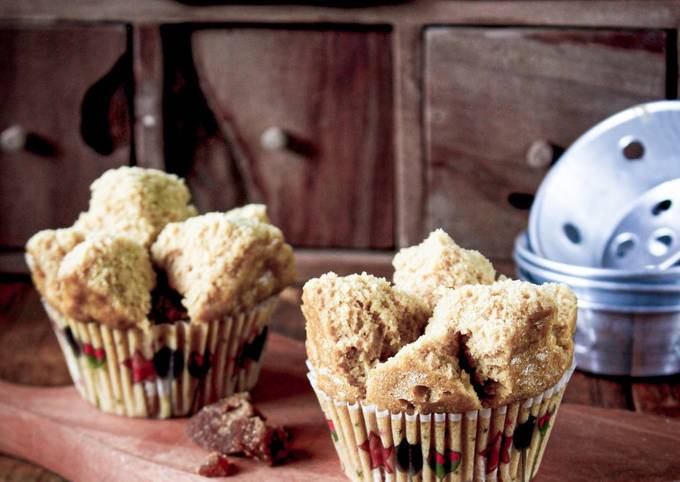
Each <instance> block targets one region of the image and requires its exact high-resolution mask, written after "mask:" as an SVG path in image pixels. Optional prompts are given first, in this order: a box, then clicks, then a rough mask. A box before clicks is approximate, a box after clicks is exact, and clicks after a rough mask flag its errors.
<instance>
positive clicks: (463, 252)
mask: <svg viewBox="0 0 680 482" xmlns="http://www.w3.org/2000/svg"><path fill="white" fill-rule="evenodd" d="M392 264H393V265H394V276H393V278H392V279H393V281H394V284H395V285H397V286H398V287H399V288H402V289H403V290H405V291H409V292H411V293H413V294H414V295H416V296H418V297H419V298H421V299H422V300H423V301H424V302H426V303H427V304H428V306H429V307H430V309H431V310H433V309H434V307H435V305H436V304H437V301H439V298H440V297H441V289H442V288H458V287H459V286H463V285H466V284H489V283H493V282H494V278H495V277H496V271H495V270H494V269H493V265H492V264H491V262H490V261H489V260H488V259H486V258H485V257H484V256H483V255H482V254H481V253H479V252H478V251H473V250H469V249H463V248H461V247H460V246H458V245H457V244H456V243H455V242H454V241H453V239H451V237H450V236H449V235H448V234H446V233H445V232H444V231H443V230H441V229H437V230H435V231H432V232H431V233H430V235H429V236H428V237H427V239H425V241H423V242H422V243H420V244H419V245H417V246H412V247H410V248H404V249H402V250H401V251H399V252H398V253H397V255H396V256H395V257H394V260H393V261H392Z"/></svg>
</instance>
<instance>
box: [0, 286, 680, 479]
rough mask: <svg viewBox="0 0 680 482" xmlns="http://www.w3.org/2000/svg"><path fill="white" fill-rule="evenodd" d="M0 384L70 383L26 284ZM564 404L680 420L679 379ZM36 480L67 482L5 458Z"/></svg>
mask: <svg viewBox="0 0 680 482" xmlns="http://www.w3.org/2000/svg"><path fill="white" fill-rule="evenodd" d="M299 294H300V290H299V288H289V289H288V290H286V291H285V292H284V293H283V303H281V306H280V308H279V312H278V314H277V315H276V316H275V321H274V326H273V328H274V330H275V331H277V332H279V333H282V334H285V335H288V336H291V337H293V338H297V339H303V338H304V322H303V319H302V315H301V313H300V311H299V307H298V304H299ZM0 378H2V379H4V380H8V381H12V382H15V383H22V384H27V385H39V386H60V385H68V384H70V383H71V381H70V378H69V375H68V371H67V369H66V364H65V362H64V360H63V357H62V355H61V352H60V350H59V347H58V345H57V342H56V339H55V338H54V335H53V334H52V332H51V329H50V327H49V323H48V322H47V319H46V315H45V313H44V312H43V309H42V306H41V305H40V302H39V297H38V295H37V293H36V292H35V290H34V289H33V287H32V285H31V284H30V283H27V282H25V281H23V280H19V281H9V280H8V281H5V282H3V283H0ZM0 396H2V395H1V394H0ZM565 401H566V402H569V403H576V404H582V405H590V406H596V407H603V408H610V409H626V410H631V411H637V412H645V413H650V414H655V415H662V416H666V417H674V418H678V419H680V375H676V376H672V377H662V378H655V379H636V378H630V377H602V376H594V375H590V374H586V373H582V372H578V371H577V372H576V373H575V374H574V376H573V378H572V380H571V382H570V383H569V386H568V388H567V392H566V395H565ZM35 480H40V481H61V480H64V479H62V478H61V477H59V476H58V475H55V474H53V473H51V472H49V471H47V470H45V469H42V468H41V467H38V466H35V465H34V464H31V463H29V462H25V461H22V460H19V459H16V458H13V457H9V456H5V455H2V454H0V481H35Z"/></svg>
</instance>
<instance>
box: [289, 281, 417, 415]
mask: <svg viewBox="0 0 680 482" xmlns="http://www.w3.org/2000/svg"><path fill="white" fill-rule="evenodd" d="M302 312H303V313H304V316H305V319H306V322H307V323H306V331H307V342H306V347H307V356H308V357H309V361H310V362H311V364H312V365H313V366H314V368H315V372H316V379H317V383H318V384H319V388H321V389H322V390H323V391H324V392H326V393H327V394H328V395H330V396H332V397H334V398H336V399H339V400H346V401H352V402H353V401H356V400H358V399H362V398H363V397H364V395H365V382H366V373H367V372H368V370H370V369H371V368H373V367H374V366H375V364H376V363H378V362H380V361H384V360H386V359H388V358H390V357H392V356H394V355H395V354H396V353H397V352H398V351H399V349H400V348H401V347H402V346H404V345H406V344H407V343H410V342H412V341H413V340H415V339H416V338H418V337H419V336H420V335H421V334H422V332H423V330H424V327H425V323H426V322H427V319H428V317H429V315H430V312H429V310H428V309H427V307H426V306H425V305H424V304H423V303H422V302H420V301H419V300H418V299H416V298H415V297H413V296H411V295H409V294H408V293H406V292H403V291H401V290H399V289H397V288H394V287H393V286H392V285H391V284H390V283H389V282H388V281H387V280H385V279H383V278H376V277H375V276H371V275H368V274H366V273H362V274H360V275H357V274H355V275H350V276H344V277H342V276H338V275H336V274H335V273H327V274H325V275H323V276H321V277H320V278H315V279H312V280H309V281H308V282H307V283H306V284H305V286H304V288H303V292H302Z"/></svg>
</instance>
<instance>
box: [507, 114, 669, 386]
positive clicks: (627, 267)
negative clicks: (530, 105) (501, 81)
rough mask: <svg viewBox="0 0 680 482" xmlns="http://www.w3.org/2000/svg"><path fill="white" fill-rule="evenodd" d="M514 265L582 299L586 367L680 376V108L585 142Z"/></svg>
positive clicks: (553, 184)
mask: <svg viewBox="0 0 680 482" xmlns="http://www.w3.org/2000/svg"><path fill="white" fill-rule="evenodd" d="M514 256H515V261H516V262H517V270H518V274H519V276H520V278H522V279H526V280H529V281H532V282H535V283H544V282H561V283H566V284H568V285H569V286H571V288H572V289H573V290H574V292H575V293H576V295H577V297H578V300H579V312H578V323H577V330H576V340H575V341H576V353H575V355H576V362H577V364H578V367H579V368H581V369H584V370H587V371H591V372H594V373H600V374H609V375H633V376H652V375H667V374H672V373H678V372H680V102H678V101H661V102H653V103H648V104H643V105H639V106H636V107H633V108H630V109H627V110H625V111H623V112H620V113H618V114H616V115H614V116H612V117H610V118H608V119H606V120H605V121H603V122H601V123H600V124H598V125H596V126H595V127H593V128H592V129H590V130H589V131H588V132H586V133H585V134H584V135H583V136H581V137H580V138H579V139H578V140H577V141H576V142H575V143H574V144H573V145H572V146H571V147H570V148H569V149H568V150H567V151H566V152H565V153H564V155H563V156H562V157H561V158H560V160H559V162H557V164H556V165H555V166H554V167H553V168H552V169H551V171H550V172H549V174H548V175H547V176H546V178H545V180H544V181H543V183H542V184H541V187H540V189H539V191H538V193H537V194H536V198H535V200H534V204H533V206H532V209H531V215H530V219H529V229H528V232H527V233H523V234H521V235H520V236H519V237H518V238H517V240H516V243H515V252H514Z"/></svg>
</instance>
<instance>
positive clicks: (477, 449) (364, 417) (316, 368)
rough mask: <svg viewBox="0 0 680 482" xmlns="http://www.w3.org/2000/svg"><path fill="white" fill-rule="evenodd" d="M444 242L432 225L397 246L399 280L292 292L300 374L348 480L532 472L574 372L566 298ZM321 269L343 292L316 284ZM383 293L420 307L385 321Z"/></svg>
mask: <svg viewBox="0 0 680 482" xmlns="http://www.w3.org/2000/svg"><path fill="white" fill-rule="evenodd" d="M449 240H450V238H449V237H448V236H447V235H446V234H445V233H443V231H437V232H435V233H433V234H432V235H431V236H430V238H428V240H426V241H425V242H424V243H423V244H421V245H420V246H417V247H413V248H408V249H406V250H402V252H401V253H400V254H398V255H397V258H399V259H397V258H395V267H396V268H397V270H399V271H400V272H399V273H396V272H395V284H396V286H392V285H391V284H390V283H389V282H387V281H386V280H380V281H379V283H380V285H381V294H379V295H378V294H377V293H375V291H373V292H371V291H367V290H366V289H365V288H364V287H363V286H361V283H360V281H361V278H362V277H366V276H367V275H362V276H361V277H359V276H357V275H353V276H350V277H345V278H338V277H335V275H325V276H323V277H321V278H320V279H318V280H311V281H310V282H308V283H307V284H306V285H305V287H304V289H303V313H304V314H305V317H306V318H307V326H306V329H307V353H308V359H309V361H308V363H309V366H310V380H311V382H312V386H313V387H314V389H315V392H316V394H317V396H318V398H319V402H320V404H321V407H322V409H323V412H324V414H325V416H326V418H327V421H328V424H329V427H330V428H331V435H332V439H333V441H334V445H335V448H336V451H337V452H338V456H339V458H340V461H341V464H342V467H343V470H344V472H345V474H346V475H347V476H348V477H349V478H350V479H352V480H365V481H374V480H411V479H418V480H507V481H509V480H529V479H530V478H531V477H533V475H535V474H536V471H537V470H538V466H539V464H540V460H541V458H542V455H543V451H544V450H545V445H546V442H547V439H548V436H549V434H550V431H551V428H552V425H553V420H554V416H555V414H556V411H557V409H558V407H559V404H560V401H561V397H562V394H563V392H564V388H565V386H566V383H567V381H568V379H569V377H570V375H571V371H572V358H573V343H572V342H571V339H572V337H573V333H574V324H575V316H576V313H575V306H576V305H575V297H574V295H573V293H572V292H571V291H570V290H569V289H568V288H567V287H564V286H561V285H544V286H536V285H532V284H530V283H526V282H522V281H512V280H503V281H498V282H494V281H493V277H494V276H495V272H494V270H493V267H491V265H490V263H488V261H487V260H485V259H483V257H482V256H481V255H480V254H479V253H476V252H466V251H462V250H461V248H459V247H457V245H455V243H453V241H452V240H451V241H450V242H449ZM428 246H429V249H431V250H432V253H431V254H432V256H431V258H430V259H427V256H426V254H427V249H428ZM404 253H406V256H405V255H404ZM467 253H474V254H467ZM417 260H420V261H417ZM328 276H330V277H331V279H333V280H334V282H333V285H334V286H341V287H343V288H342V289H338V288H335V289H333V290H332V291H329V290H328V289H323V287H324V285H327V284H328V281H324V278H325V277H328ZM410 277H412V279H411V278H410ZM320 287H321V288H322V289H320ZM385 292H387V293H389V292H392V293H400V296H407V297H408V299H409V303H410V305H409V306H412V307H418V306H420V307H421V308H420V309H417V308H416V309H411V310H399V309H398V310H394V309H390V310H389V313H390V318H389V319H390V324H389V329H387V328H386V327H385V324H384V322H383V321H382V319H383V317H380V316H376V315H375V314H374V313H373V312H374V311H375V310H376V306H378V307H380V311H381V312H382V310H383V309H385V308H388V307H390V305H389V304H386V303H385V301H384V295H383V294H382V293H385ZM329 293H330V295H329ZM338 307H347V308H344V309H338ZM430 307H432V308H430ZM423 308H424V311H423ZM423 312H424V313H425V317H426V318H428V319H427V320H426V321H424V320H423V318H422V316H423ZM414 313H417V316H416V319H417V320H418V321H417V322H415V323H414V316H413V315H414ZM430 315H431V316H430ZM355 320H361V323H357V322H356V321H355ZM357 326H358V327H359V328H358V329H357V328H356V327H357ZM337 327H342V329H339V328H337ZM401 332H403V333H407V334H408V336H404V337H399V338H396V337H394V336H393V335H392V334H391V333H401ZM329 337H332V339H330V340H329ZM382 346H387V347H389V349H388V350H385V352H384V353H380V354H379V355H377V353H379V351H381V350H377V348H376V347H382ZM338 347H347V348H345V349H344V353H345V356H344V357H343V356H340V355H341V354H342V352H343V350H341V349H340V348H338ZM333 350H335V351H333ZM319 353H322V354H323V355H324V356H319ZM347 354H349V356H348V355H347ZM357 373H358V374H359V376H354V374H357ZM350 375H352V376H350ZM338 385H339V386H341V387H348V388H343V389H342V390H340V389H338V388H337V386H338Z"/></svg>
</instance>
